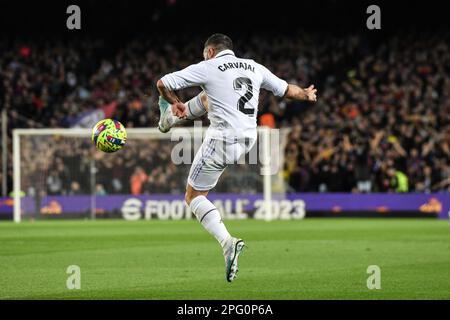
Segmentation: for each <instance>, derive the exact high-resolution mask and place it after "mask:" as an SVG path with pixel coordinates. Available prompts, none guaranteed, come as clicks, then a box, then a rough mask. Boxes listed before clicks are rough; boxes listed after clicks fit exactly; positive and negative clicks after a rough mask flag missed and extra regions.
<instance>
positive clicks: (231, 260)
mask: <svg viewBox="0 0 450 320" xmlns="http://www.w3.org/2000/svg"><path fill="white" fill-rule="evenodd" d="M225 144H227V143H225V142H224V141H221V140H217V139H215V138H207V139H205V141H204V142H203V144H202V146H201V148H200V149H199V151H198V152H197V154H196V155H195V159H194V161H193V163H192V166H191V170H190V172H189V178H188V184H187V187H186V196H185V198H186V203H187V204H188V205H189V207H190V208H191V211H192V212H193V213H194V215H195V216H196V217H197V219H198V220H199V221H200V223H201V224H202V225H203V227H204V228H205V229H206V230H207V231H208V232H209V233H210V234H211V235H213V236H214V237H215V238H216V239H217V241H218V242H219V243H220V245H221V246H222V249H223V255H224V259H225V274H226V279H227V281H229V282H231V281H233V280H234V279H235V278H236V274H237V272H238V257H239V255H240V253H241V252H242V249H243V248H244V245H245V244H244V241H243V240H242V239H239V238H235V237H232V236H231V235H230V234H229V232H228V230H227V228H226V227H225V225H224V223H223V221H222V217H221V216H220V213H219V211H218V210H217V208H216V207H215V206H214V204H213V203H211V202H210V201H209V200H208V199H207V198H206V196H207V194H208V192H209V190H211V189H213V188H214V187H215V186H216V184H217V181H218V180H219V178H220V176H221V174H222V173H223V171H224V170H225V168H226V166H227V162H226V158H227V157H226V155H227V154H228V153H230V154H235V153H241V152H243V150H244V149H243V148H241V146H239V144H236V143H230V144H229V145H228V146H225Z"/></svg>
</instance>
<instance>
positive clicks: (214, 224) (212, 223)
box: [189, 196, 231, 247]
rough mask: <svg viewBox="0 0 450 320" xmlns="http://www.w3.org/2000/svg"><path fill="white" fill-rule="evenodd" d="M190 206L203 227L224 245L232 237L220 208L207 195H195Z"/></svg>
mask: <svg viewBox="0 0 450 320" xmlns="http://www.w3.org/2000/svg"><path fill="white" fill-rule="evenodd" d="M189 207H190V208H191V211H192V212H193V213H194V214H195V216H196V217H197V219H198V221H200V223H201V224H202V225H203V227H204V228H205V229H206V230H207V231H208V232H209V233H210V234H211V235H213V236H214V237H215V238H216V239H217V241H219V243H220V245H221V246H222V247H223V246H224V245H225V243H226V241H227V240H228V239H229V238H230V237H231V235H230V233H229V232H228V230H227V228H226V227H225V225H224V223H223V221H222V217H221V216H220V213H219V210H217V208H216V206H214V205H213V204H212V203H211V201H209V200H208V199H207V198H206V197H205V196H197V197H195V198H194V199H193V200H192V201H191V203H190V205H189Z"/></svg>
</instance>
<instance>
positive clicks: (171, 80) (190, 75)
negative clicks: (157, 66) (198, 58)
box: [161, 62, 207, 90]
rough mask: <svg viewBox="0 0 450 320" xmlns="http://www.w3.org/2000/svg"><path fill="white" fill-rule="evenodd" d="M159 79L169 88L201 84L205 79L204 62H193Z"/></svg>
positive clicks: (176, 88) (205, 69)
mask: <svg viewBox="0 0 450 320" xmlns="http://www.w3.org/2000/svg"><path fill="white" fill-rule="evenodd" d="M161 81H162V82H163V83H164V86H165V87H166V88H167V89H169V90H180V89H183V88H188V87H194V86H202V85H205V84H206V81H207V67H206V65H205V63H204V62H200V63H197V64H193V65H190V66H189V67H187V68H184V69H183V70H180V71H176V72H172V73H169V74H167V75H165V76H164V77H162V78H161Z"/></svg>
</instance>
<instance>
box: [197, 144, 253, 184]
mask: <svg viewBox="0 0 450 320" xmlns="http://www.w3.org/2000/svg"><path fill="white" fill-rule="evenodd" d="M255 142H256V139H245V140H244V139H239V140H238V139H235V140H234V141H224V140H222V139H217V138H215V137H206V138H205V140H203V143H202V145H201V147H200V148H199V150H198V151H197V154H196V155H195V158H194V161H193V162H192V165H191V169H190V171H189V176H188V184H189V185H190V186H191V187H192V188H194V190H197V191H209V190H211V189H212V188H214V187H215V186H216V184H217V181H218V180H219V178H220V176H221V174H222V172H223V171H224V170H225V168H226V167H227V166H228V165H229V164H236V163H238V160H239V159H240V158H241V156H242V155H244V154H246V153H247V152H249V151H250V150H251V148H252V147H253V145H254V144H255Z"/></svg>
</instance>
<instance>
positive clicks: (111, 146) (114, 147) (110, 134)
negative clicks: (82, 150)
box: [92, 119, 127, 153]
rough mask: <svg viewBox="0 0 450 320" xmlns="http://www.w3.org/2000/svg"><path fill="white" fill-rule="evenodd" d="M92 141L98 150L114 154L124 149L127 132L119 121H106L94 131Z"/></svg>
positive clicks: (98, 123) (98, 124)
mask: <svg viewBox="0 0 450 320" xmlns="http://www.w3.org/2000/svg"><path fill="white" fill-rule="evenodd" d="M92 141H93V142H94V144H95V147H96V148H97V149H98V150H101V151H103V152H107V153H112V152H116V151H119V150H120V149H122V148H123V146H124V145H125V143H126V141H127V131H126V130H125V127H124V126H123V125H122V124H121V123H120V122H119V121H117V120H114V119H104V120H101V121H99V122H97V124H96V125H95V126H94V128H93V129H92Z"/></svg>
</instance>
